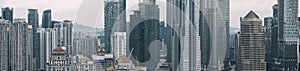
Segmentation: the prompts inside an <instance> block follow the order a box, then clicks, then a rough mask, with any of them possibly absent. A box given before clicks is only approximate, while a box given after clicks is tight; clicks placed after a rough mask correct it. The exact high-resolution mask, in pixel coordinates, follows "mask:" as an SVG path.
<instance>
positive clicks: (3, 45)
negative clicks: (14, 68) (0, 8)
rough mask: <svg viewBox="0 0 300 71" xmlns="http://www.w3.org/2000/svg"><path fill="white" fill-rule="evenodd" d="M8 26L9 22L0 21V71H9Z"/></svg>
mask: <svg viewBox="0 0 300 71" xmlns="http://www.w3.org/2000/svg"><path fill="white" fill-rule="evenodd" d="M9 24H11V22H10V21H8V20H4V19H0V39H1V40H0V65H1V66H0V70H1V71H8V70H9V57H10V56H9V51H8V50H9V49H10V47H9V44H8V43H9V39H8V38H9V29H8V28H9Z"/></svg>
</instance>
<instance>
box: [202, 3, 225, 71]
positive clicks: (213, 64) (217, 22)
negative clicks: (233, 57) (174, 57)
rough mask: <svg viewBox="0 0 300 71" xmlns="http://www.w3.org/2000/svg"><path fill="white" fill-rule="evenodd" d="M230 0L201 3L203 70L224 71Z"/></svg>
mask: <svg viewBox="0 0 300 71" xmlns="http://www.w3.org/2000/svg"><path fill="white" fill-rule="evenodd" d="M229 4H230V2H229V0H201V1H200V14H199V16H200V29H199V30H200V31H201V33H200V36H201V38H202V39H201V50H202V51H203V52H202V57H201V58H202V61H201V62H202V64H203V68H204V69H206V70H208V71H216V70H222V68H223V65H224V64H223V62H224V59H225V52H226V48H227V47H228V45H229V44H228V41H229V39H228V38H229V22H230V21H229V20H230V19H229V17H230V15H229V13H230V12H229V9H230V7H229Z"/></svg>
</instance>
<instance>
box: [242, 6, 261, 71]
mask: <svg viewBox="0 0 300 71" xmlns="http://www.w3.org/2000/svg"><path fill="white" fill-rule="evenodd" d="M262 29H263V27H262V20H261V19H259V17H258V16H257V15H256V14H255V13H254V12H253V11H250V12H249V13H248V14H247V15H246V16H245V17H244V18H241V33H240V40H239V48H238V49H239V51H238V53H239V55H238V56H239V58H238V59H239V60H238V62H237V63H238V65H237V66H238V71H266V63H265V48H264V33H263V30H262Z"/></svg>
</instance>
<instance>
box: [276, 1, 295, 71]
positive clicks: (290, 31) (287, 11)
mask: <svg viewBox="0 0 300 71" xmlns="http://www.w3.org/2000/svg"><path fill="white" fill-rule="evenodd" d="M297 21H298V0H278V34H279V35H278V46H279V47H278V50H279V52H278V55H279V56H278V58H279V60H280V61H279V62H280V64H281V66H282V70H283V71H298V68H299V67H298V65H297V57H298V56H297V54H298V53H299V51H298V50H297V49H298V48H299V46H298V42H299V40H298V30H297V29H298V28H297Z"/></svg>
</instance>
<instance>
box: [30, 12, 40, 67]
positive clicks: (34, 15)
mask: <svg viewBox="0 0 300 71" xmlns="http://www.w3.org/2000/svg"><path fill="white" fill-rule="evenodd" d="M27 17H28V24H30V25H32V38H33V42H31V44H32V46H33V48H32V49H33V50H32V52H33V58H34V59H37V58H40V57H39V56H38V55H39V53H38V52H39V50H40V49H39V48H40V46H39V45H40V44H39V43H38V42H40V40H39V38H38V34H37V28H39V15H38V11H37V9H28V14H27ZM37 64H39V63H36V64H34V65H37ZM35 67H36V68H38V66H35ZM38 69H39V68H38Z"/></svg>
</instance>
